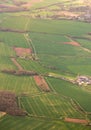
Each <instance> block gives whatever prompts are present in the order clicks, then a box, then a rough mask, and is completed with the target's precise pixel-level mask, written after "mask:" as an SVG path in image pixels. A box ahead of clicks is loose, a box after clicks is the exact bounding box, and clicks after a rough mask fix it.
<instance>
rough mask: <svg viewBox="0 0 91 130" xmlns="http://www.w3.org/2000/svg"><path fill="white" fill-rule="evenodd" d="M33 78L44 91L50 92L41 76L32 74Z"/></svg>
mask: <svg viewBox="0 0 91 130" xmlns="http://www.w3.org/2000/svg"><path fill="white" fill-rule="evenodd" d="M34 80H35V82H36V84H37V86H38V87H39V88H40V89H41V90H42V91H45V92H50V88H49V86H48V84H47V83H46V81H45V79H44V78H43V77H42V76H34Z"/></svg>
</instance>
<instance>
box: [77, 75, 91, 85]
mask: <svg viewBox="0 0 91 130" xmlns="http://www.w3.org/2000/svg"><path fill="white" fill-rule="evenodd" d="M76 83H77V84H78V85H85V86H86V85H90V84H91V78H90V77H87V76H78V77H77V79H76Z"/></svg>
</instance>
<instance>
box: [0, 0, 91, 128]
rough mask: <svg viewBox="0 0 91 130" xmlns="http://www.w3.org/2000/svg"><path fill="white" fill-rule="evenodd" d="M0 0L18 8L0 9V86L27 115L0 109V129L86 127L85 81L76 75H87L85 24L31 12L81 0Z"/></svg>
mask: <svg viewBox="0 0 91 130" xmlns="http://www.w3.org/2000/svg"><path fill="white" fill-rule="evenodd" d="M6 1H7V2H3V4H4V3H6V4H5V7H4V8H5V9H6V7H7V6H9V5H10V6H17V5H18V6H17V8H19V6H20V9H21V10H18V12H17V11H15V12H8V11H7V10H6V12H5V13H4V12H3V13H1V14H0V91H9V92H14V93H15V94H16V97H17V104H18V107H19V108H20V109H22V110H23V111H24V112H26V113H27V114H26V116H12V115H9V114H7V110H6V111H4V114H2V113H1V112H0V130H71V129H72V130H90V129H91V126H90V125H89V124H91V103H90V102H91V101H90V100H91V85H87V86H85V85H81V86H80V85H78V84H77V83H76V79H77V77H78V76H79V75H83V76H85V75H86V76H88V77H90V78H91V36H90V35H91V34H90V33H91V24H89V23H87V22H82V21H77V20H70V19H66V20H63V19H59V20H57V19H47V18H40V17H38V15H39V14H37V11H38V10H37V9H40V8H42V7H43V9H44V8H45V10H46V8H47V7H48V10H47V11H48V13H51V11H49V10H52V11H53V10H56V9H58V10H59V8H60V6H59V5H58V3H60V5H62V4H63V3H64V4H65V6H67V7H70V6H71V4H72V5H73V6H75V7H77V6H79V7H80V5H81V6H83V1H80V2H79V0H75V1H71V0H68V1H66V0H56V2H55V1H54V0H52V1H51V0H42V1H37V0H35V1H34V2H33V1H32V0H31V1H29V0H26V2H30V3H24V2H25V1H24V0H21V2H20V3H19V2H18V1H16V0H15V1H8V0H6ZM22 2H23V3H22ZM31 2H32V3H31ZM71 2H72V3H71ZM1 4H2V1H0V5H1ZM30 4H31V6H30ZM1 6H2V5H1ZM3 6H4V5H3ZM58 6H59V7H58ZM24 7H26V8H24ZM45 10H44V12H42V13H45ZM0 11H2V10H0ZM35 12H36V13H35ZM40 12H41V10H40ZM46 13H47V12H46ZM52 13H53V12H52ZM32 15H34V17H32ZM35 15H36V16H35Z"/></svg>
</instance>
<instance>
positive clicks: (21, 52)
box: [13, 47, 32, 56]
mask: <svg viewBox="0 0 91 130" xmlns="http://www.w3.org/2000/svg"><path fill="white" fill-rule="evenodd" d="M13 49H14V51H15V52H16V55H17V56H26V55H30V54H32V50H31V49H30V48H21V47H14V48H13Z"/></svg>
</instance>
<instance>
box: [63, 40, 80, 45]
mask: <svg viewBox="0 0 91 130" xmlns="http://www.w3.org/2000/svg"><path fill="white" fill-rule="evenodd" d="M64 44H69V45H73V46H80V44H79V43H78V42H75V41H74V42H64Z"/></svg>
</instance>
